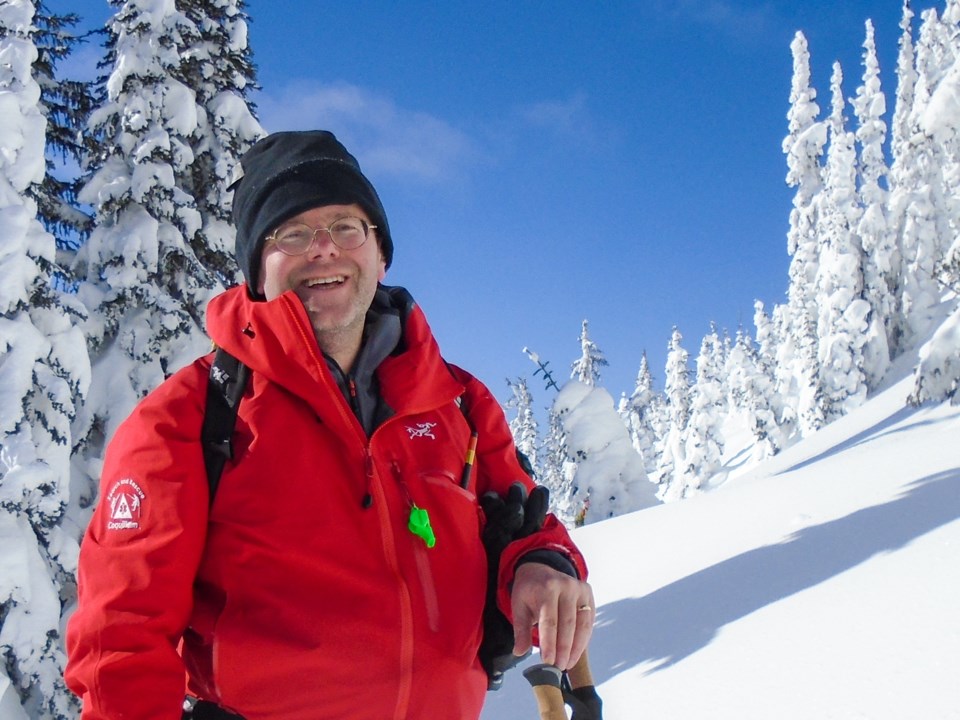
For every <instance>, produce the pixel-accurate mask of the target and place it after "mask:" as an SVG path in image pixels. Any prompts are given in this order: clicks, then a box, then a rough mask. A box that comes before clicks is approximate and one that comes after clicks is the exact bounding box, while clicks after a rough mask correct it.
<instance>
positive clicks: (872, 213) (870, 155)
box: [853, 20, 897, 388]
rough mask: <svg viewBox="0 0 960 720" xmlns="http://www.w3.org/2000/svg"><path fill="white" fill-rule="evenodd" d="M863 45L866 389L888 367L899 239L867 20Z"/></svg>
mask: <svg viewBox="0 0 960 720" xmlns="http://www.w3.org/2000/svg"><path fill="white" fill-rule="evenodd" d="M866 29H867V32H866V39H865V40H864V42H863V50H864V52H863V67H864V72H863V84H862V85H861V86H860V87H859V88H858V89H857V96H856V98H855V99H854V100H853V109H854V113H855V114H856V117H857V120H858V127H857V141H858V142H859V144H860V158H859V159H860V161H859V163H858V165H857V166H858V169H859V175H860V197H859V204H860V206H861V208H862V215H861V216H860V220H859V223H858V225H857V228H856V234H857V235H858V236H859V237H860V243H861V247H862V248H863V254H864V257H863V282H864V297H865V299H866V300H867V302H868V303H869V304H870V316H869V321H868V322H869V329H868V334H867V338H866V341H865V343H864V346H863V369H864V373H865V374H866V380H867V386H868V387H870V388H873V387H876V386H877V385H878V384H879V383H880V380H881V379H882V378H883V376H884V374H885V373H886V372H887V368H888V367H889V366H890V339H889V336H890V327H889V325H890V322H891V321H892V319H893V316H894V304H895V303H894V284H895V278H894V277H893V268H894V264H893V261H894V257H895V256H896V247H897V246H896V239H895V238H894V236H893V234H892V233H891V232H890V228H889V226H888V224H887V217H886V209H885V208H886V201H887V191H886V190H885V189H884V188H883V187H882V182H883V181H884V180H885V178H886V176H887V174H888V170H887V162H886V158H885V156H884V150H883V145H884V141H885V140H886V136H887V126H886V123H885V122H884V121H883V115H884V114H885V113H886V109H887V103H886V96H885V95H884V94H883V91H882V90H881V86H880V63H879V62H878V60H877V46H876V40H875V36H874V30H873V23H872V22H871V21H870V20H867V23H866Z"/></svg>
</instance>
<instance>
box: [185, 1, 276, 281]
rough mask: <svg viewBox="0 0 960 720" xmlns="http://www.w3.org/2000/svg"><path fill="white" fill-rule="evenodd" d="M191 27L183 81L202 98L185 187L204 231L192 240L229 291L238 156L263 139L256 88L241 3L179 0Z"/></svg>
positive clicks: (235, 272) (235, 274) (236, 277)
mask: <svg viewBox="0 0 960 720" xmlns="http://www.w3.org/2000/svg"><path fill="white" fill-rule="evenodd" d="M177 6H178V7H179V8H181V9H182V11H183V13H184V15H185V16H186V19H187V20H188V21H189V22H186V23H184V25H183V27H184V34H183V35H182V36H181V48H183V50H182V51H181V59H180V65H179V74H178V75H177V77H178V79H180V80H182V81H183V82H184V83H185V84H186V85H187V86H188V87H190V88H192V89H193V90H194V92H195V93H196V104H197V108H198V112H197V127H196V130H195V131H194V133H193V134H192V136H191V138H190V145H191V148H192V150H193V156H194V161H193V163H192V165H191V166H190V170H191V174H190V176H189V177H188V178H184V186H185V188H186V189H187V190H188V192H189V193H190V195H192V197H193V198H194V200H195V202H196V207H197V211H198V212H199V213H200V217H201V222H202V227H201V230H200V233H199V234H198V235H196V236H194V238H193V243H192V246H193V250H194V252H195V253H196V255H197V257H198V258H199V260H200V262H201V263H202V264H203V266H204V267H205V268H206V269H207V270H210V271H212V272H213V273H214V274H215V275H216V276H217V278H218V280H219V281H220V283H222V284H223V285H225V286H229V285H233V284H235V283H237V282H239V281H240V280H241V277H240V274H239V268H238V267H237V264H236V262H235V260H234V256H233V246H234V237H235V231H234V228H233V225H232V224H231V222H230V210H231V207H232V204H233V193H232V192H229V191H228V190H227V188H228V186H229V184H230V180H231V178H232V176H233V174H234V169H235V168H236V166H237V164H238V163H239V161H240V156H242V155H243V153H245V152H246V151H247V149H249V147H250V146H251V145H252V144H253V143H254V142H256V140H258V139H259V138H260V137H261V136H263V134H264V131H263V128H261V127H260V123H259V122H258V121H257V120H256V118H255V117H254V115H253V113H252V112H251V109H250V100H249V98H250V93H251V92H252V91H253V90H254V89H255V88H256V81H255V69H254V65H253V61H252V54H251V51H250V48H249V46H248V42H247V21H248V18H247V15H246V12H245V3H244V2H243V0H179V2H178V3H177Z"/></svg>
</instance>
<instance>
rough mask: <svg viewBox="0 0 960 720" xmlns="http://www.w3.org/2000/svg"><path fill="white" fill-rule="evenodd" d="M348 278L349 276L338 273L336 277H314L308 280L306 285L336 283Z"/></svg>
mask: <svg viewBox="0 0 960 720" xmlns="http://www.w3.org/2000/svg"><path fill="white" fill-rule="evenodd" d="M346 279H347V278H345V277H344V276H343V275H337V276H335V277H327V278H313V279H312V280H307V282H306V286H307V287H315V286H317V285H334V284H336V283H342V282H345V281H346Z"/></svg>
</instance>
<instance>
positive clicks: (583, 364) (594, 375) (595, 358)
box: [570, 320, 609, 387]
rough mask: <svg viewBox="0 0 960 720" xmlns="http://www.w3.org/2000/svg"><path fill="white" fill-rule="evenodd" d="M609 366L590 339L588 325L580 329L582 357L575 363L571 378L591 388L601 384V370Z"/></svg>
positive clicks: (585, 323) (584, 322)
mask: <svg viewBox="0 0 960 720" xmlns="http://www.w3.org/2000/svg"><path fill="white" fill-rule="evenodd" d="M607 365H609V363H608V362H607V359H606V358H605V357H604V355H603V353H602V352H601V351H600V348H599V347H597V344H596V343H595V342H594V341H593V340H591V339H590V332H589V327H588V323H587V321H586V320H584V321H583V325H582V326H581V328H580V357H579V358H578V359H577V360H576V361H575V362H574V363H573V366H572V371H571V373H570V377H572V378H576V379H577V380H579V381H580V382H582V383H583V384H584V385H590V386H591V387H592V386H594V385H597V384H598V383H599V382H600V368H602V367H606V366H607Z"/></svg>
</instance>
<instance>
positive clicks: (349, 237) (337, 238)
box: [266, 216, 377, 255]
mask: <svg viewBox="0 0 960 720" xmlns="http://www.w3.org/2000/svg"><path fill="white" fill-rule="evenodd" d="M376 227H377V226H376V225H371V224H369V223H368V222H367V221H366V220H364V219H363V218H358V217H352V216H348V217H342V218H337V219H336V220H334V221H333V222H332V223H330V224H329V225H328V226H327V227H318V228H314V227H311V226H309V225H307V224H305V223H287V224H286V225H283V226H282V227H280V228H277V229H276V230H274V231H273V232H272V233H271V234H270V235H267V238H266V239H267V242H269V243H273V244H274V245H276V246H277V249H278V250H279V251H280V252H282V253H283V254H284V255H303V254H304V253H305V252H307V250H309V249H310V248H311V247H312V246H313V241H314V240H315V239H316V237H317V233H318V232H320V231H321V230H325V231H326V232H327V234H328V235H329V236H330V240H331V241H332V242H333V244H334V245H336V246H337V247H338V248H340V249H341V250H356V249H357V248H358V247H360V246H361V245H363V244H364V243H365V242H366V241H367V237H369V235H370V231H371V230H375V229H376Z"/></svg>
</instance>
